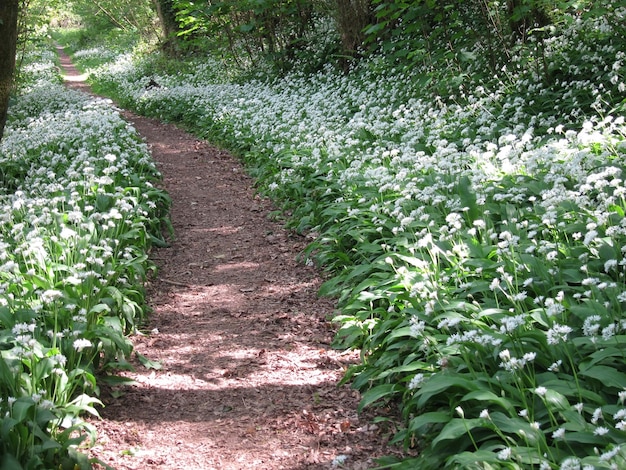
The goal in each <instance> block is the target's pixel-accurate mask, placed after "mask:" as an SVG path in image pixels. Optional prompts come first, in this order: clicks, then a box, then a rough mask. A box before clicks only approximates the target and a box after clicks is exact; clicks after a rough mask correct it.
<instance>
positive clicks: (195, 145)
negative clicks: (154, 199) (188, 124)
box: [60, 51, 390, 470]
mask: <svg viewBox="0 0 626 470" xmlns="http://www.w3.org/2000/svg"><path fill="white" fill-rule="evenodd" d="M60 53H61V60H62V67H63V68H64V70H65V73H66V74H67V77H68V82H67V83H68V85H69V86H73V87H78V88H79V89H82V90H83V91H88V87H87V86H86V84H85V83H84V81H81V78H84V77H80V76H79V73H78V72H77V71H76V69H74V68H73V66H72V65H71V62H70V60H69V58H68V57H67V56H66V55H65V54H63V53H62V51H60ZM123 114H124V116H125V117H126V119H128V120H129V121H130V122H131V123H132V124H133V125H134V126H135V128H136V129H137V130H138V132H139V133H140V134H141V136H142V137H143V138H144V139H145V140H146V142H147V143H148V145H149V146H150V148H151V151H152V154H153V157H154V159H155V160H156V162H157V165H158V167H159V169H160V171H161V172H162V173H163V176H164V181H163V186H164V188H165V189H166V190H167V191H168V193H169V194H170V196H171V197H172V200H173V208H172V213H171V218H172V222H173V225H174V228H175V231H176V237H175V240H173V242H172V245H171V247H169V248H163V249H158V250H155V251H154V252H153V259H154V260H155V262H156V263H157V265H158V267H159V272H158V276H157V278H156V279H155V280H153V281H152V284H151V285H149V286H148V291H149V303H150V305H151V306H152V308H153V309H154V313H153V314H152V315H151V317H150V322H149V325H147V327H146V330H147V331H148V332H150V331H152V333H150V334H149V335H147V336H136V337H133V338H132V340H133V342H134V343H135V345H136V349H137V351H139V352H140V353H141V354H143V355H145V356H146V357H148V358H149V359H151V360H155V361H159V362H160V363H161V364H162V366H163V367H162V369H161V370H156V371H155V370H148V369H145V368H143V367H138V368H137V371H136V372H135V373H132V374H129V375H130V376H131V377H132V378H133V379H134V380H135V381H136V385H134V386H129V387H125V388H122V389H119V390H113V393H107V394H105V395H106V396H104V397H103V400H104V401H105V403H106V407H105V408H104V409H103V410H102V411H101V414H102V419H101V420H98V421H96V422H94V425H95V426H96V427H97V429H98V436H99V440H98V443H97V446H96V447H95V448H94V449H93V450H92V453H93V455H95V456H97V457H98V458H100V459H101V460H102V461H104V462H105V463H107V464H108V465H111V466H113V467H115V468H116V469H119V470H121V469H157V468H158V469H185V470H192V469H292V470H296V469H325V468H349V469H362V468H368V467H371V466H372V465H373V460H372V457H375V456H381V455H385V454H388V453H390V449H386V448H385V445H384V444H385V440H386V438H385V435H384V433H382V432H381V430H380V429H377V427H376V426H373V425H371V424H368V422H367V421H366V420H363V418H361V419H359V417H358V416H357V414H356V408H357V404H358V396H357V395H356V393H355V392H353V391H351V390H350V389H349V388H348V387H337V385H336V384H337V383H338V381H339V380H340V378H341V376H342V374H343V370H344V368H345V367H346V366H347V364H348V363H350V362H351V361H353V360H354V359H355V358H354V355H342V354H340V353H338V352H336V351H333V350H331V349H330V348H329V343H330V341H331V340H332V336H333V330H332V328H331V325H329V323H328V322H327V318H328V315H329V314H330V313H331V312H332V310H333V304H332V303H331V302H330V301H328V300H323V299H319V298H317V296H316V292H317V289H318V287H319V284H320V278H319V276H318V273H316V271H315V270H314V269H313V268H309V267H306V266H304V265H302V264H299V263H297V262H296V257H297V255H298V254H299V253H300V251H301V250H302V249H303V248H304V246H305V245H306V240H304V239H302V238H301V237H299V236H297V235H293V234H291V233H289V232H287V231H285V230H284V229H283V228H282V227H281V225H280V224H278V223H275V222H273V221H271V220H270V219H269V218H268V213H269V212H270V211H272V210H273V209H274V208H273V207H272V205H271V204H270V202H268V201H267V200H263V199H260V198H259V197H258V196H256V195H255V193H254V190H253V189H252V183H253V182H252V181H251V180H250V178H248V177H247V176H246V175H245V173H244V170H243V168H242V167H241V165H240V164H239V162H238V161H237V160H236V159H234V158H233V157H232V156H231V155H229V154H228V153H226V152H224V151H221V150H218V149H216V148H214V147H212V146H210V145H209V144H207V143H206V142H202V141H198V140H197V139H196V138H194V137H193V136H191V135H189V134H187V133H185V132H183V131H181V130H180V129H178V128H176V127H175V126H172V125H167V124H163V123H160V122H158V121H155V120H151V119H147V118H144V117H140V116H137V115H134V114H132V113H130V112H124V113H123ZM344 458H345V462H344V463H343V465H338V464H339V462H340V461H342V460H343V459H344Z"/></svg>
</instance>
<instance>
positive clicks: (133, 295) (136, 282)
mask: <svg viewBox="0 0 626 470" xmlns="http://www.w3.org/2000/svg"><path fill="white" fill-rule="evenodd" d="M53 59H54V55H52V53H50V52H48V51H45V50H44V51H42V50H37V51H35V52H33V53H32V54H31V55H30V56H29V57H28V58H27V60H28V61H29V64H28V65H27V67H26V68H25V71H24V72H23V74H22V80H24V81H23V82H22V83H21V86H20V94H19V95H18V96H17V97H16V100H15V103H14V104H12V106H11V107H10V109H9V123H8V127H7V129H6V131H5V137H4V138H3V140H2V142H1V143H0V168H2V173H1V175H0V424H1V426H0V434H1V435H0V456H1V457H0V458H1V459H2V460H3V462H5V464H6V465H9V464H8V463H6V462H9V463H10V465H12V466H11V468H21V466H24V468H40V467H41V466H43V468H53V467H55V468H56V467H58V466H59V465H61V464H64V462H66V461H68V462H69V461H72V462H75V463H79V464H80V465H81V468H88V467H89V462H88V459H87V457H86V456H83V455H81V454H78V453H77V452H76V446H77V445H78V444H80V443H81V441H82V440H83V439H84V438H85V437H87V436H89V437H90V438H91V439H92V440H93V439H94V437H95V436H94V429H93V428H92V427H91V426H89V425H88V424H87V423H86V422H84V421H83V420H82V419H81V415H82V414H83V413H85V412H88V413H91V414H97V411H96V408H95V407H94V406H95V405H96V404H99V403H100V402H99V400H98V398H97V396H98V393H99V388H98V383H97V380H96V374H97V373H108V372H109V371H112V370H113V369H115V368H116V367H127V366H128V362H127V358H128V356H129V354H130V353H131V351H132V345H131V344H130V342H129V341H128V339H127V338H126V336H125V335H126V334H127V333H129V332H131V331H133V330H134V329H135V328H137V326H138V324H139V322H140V320H141V318H142V316H143V313H144V311H145V305H144V302H143V288H142V285H143V281H144V280H145V276H146V270H147V269H148V268H150V264H149V263H148V262H147V254H146V253H147V250H148V249H149V247H150V246H151V245H152V243H153V242H155V241H156V242H159V237H161V235H160V228H161V222H162V220H163V219H164V218H165V216H166V213H167V208H168V198H167V195H165V194H164V193H163V192H162V191H160V190H158V189H156V188H155V186H154V184H153V183H154V182H155V181H158V179H159V176H160V175H159V173H158V171H157V170H156V167H155V166H154V163H153V161H152V160H151V157H150V155H149V153H148V151H147V148H146V146H145V144H143V143H142V142H141V141H140V139H139V138H138V136H137V134H136V132H135V131H134V129H133V128H131V127H130V125H129V124H127V123H126V122H125V121H124V120H122V118H121V117H120V115H119V114H118V113H117V112H116V111H115V110H114V109H113V107H112V106H111V103H110V102H107V101H105V100H99V99H94V98H91V97H89V96H87V95H85V94H81V93H79V92H75V91H70V90H69V89H67V88H65V87H64V86H63V85H62V84H60V83H59V82H60V81H59V78H58V75H56V74H55V73H54V71H55V70H56V69H55V68H54V62H53Z"/></svg>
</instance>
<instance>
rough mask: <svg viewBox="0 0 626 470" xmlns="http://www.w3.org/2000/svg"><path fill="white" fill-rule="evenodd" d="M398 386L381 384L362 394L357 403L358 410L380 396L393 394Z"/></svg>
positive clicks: (375, 400)
mask: <svg viewBox="0 0 626 470" xmlns="http://www.w3.org/2000/svg"><path fill="white" fill-rule="evenodd" d="M397 389H398V386H397V385H396V384H382V385H378V386H376V387H374V388H372V389H370V390H368V391H367V392H365V393H364V394H363V397H362V398H361V402H360V403H359V412H361V411H362V410H363V409H364V408H365V407H367V406H369V405H371V404H372V403H375V402H377V401H378V400H380V399H381V398H384V397H387V396H389V395H393V394H394V393H396V392H397Z"/></svg>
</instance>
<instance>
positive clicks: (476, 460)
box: [447, 449, 501, 470]
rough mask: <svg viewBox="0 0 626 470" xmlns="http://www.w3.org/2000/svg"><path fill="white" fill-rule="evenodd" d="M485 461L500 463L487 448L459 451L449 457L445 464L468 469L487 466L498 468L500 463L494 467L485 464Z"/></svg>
mask: <svg viewBox="0 0 626 470" xmlns="http://www.w3.org/2000/svg"><path fill="white" fill-rule="evenodd" d="M487 463H495V464H500V463H501V461H500V460H499V459H498V456H497V454H496V453H495V452H491V451H489V450H480V449H479V450H477V451H474V452H461V453H460V454H455V455H453V456H452V457H450V458H449V459H448V461H447V464H448V465H450V464H454V465H453V466H452V468H462V469H464V470H470V469H481V470H483V469H488V468H500V465H496V466H494V467H491V466H486V465H485V464H487Z"/></svg>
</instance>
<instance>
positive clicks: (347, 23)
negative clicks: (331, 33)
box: [335, 0, 375, 66]
mask: <svg viewBox="0 0 626 470" xmlns="http://www.w3.org/2000/svg"><path fill="white" fill-rule="evenodd" d="M335 5H336V8H337V10H336V12H337V13H336V20H337V28H338V29H339V34H340V36H341V45H342V49H343V54H345V55H346V56H348V57H354V56H356V55H357V53H358V50H359V48H360V47H361V46H362V45H363V41H364V39H365V35H364V34H363V30H364V29H365V27H366V26H368V25H370V24H372V23H373V22H374V20H375V18H374V15H373V13H372V7H371V3H370V1H369V0H335ZM345 65H347V64H344V66H345Z"/></svg>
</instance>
